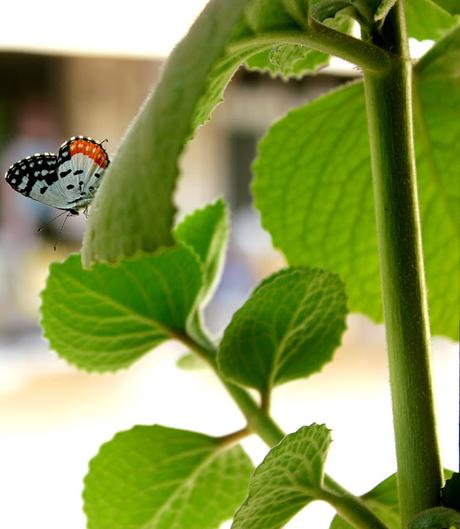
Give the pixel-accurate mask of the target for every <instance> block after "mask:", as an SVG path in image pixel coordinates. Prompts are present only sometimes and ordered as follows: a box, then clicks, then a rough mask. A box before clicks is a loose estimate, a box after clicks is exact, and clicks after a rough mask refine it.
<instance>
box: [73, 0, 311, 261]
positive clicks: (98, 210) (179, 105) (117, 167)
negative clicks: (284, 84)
mask: <svg viewBox="0 0 460 529" xmlns="http://www.w3.org/2000/svg"><path fill="white" fill-rule="evenodd" d="M285 3H286V2H283V1H281V0H232V1H231V2H229V1H228V0H211V1H210V2H209V4H208V5H207V6H206V8H205V9H204V11H203V12H202V14H201V15H200V16H199V18H198V19H197V20H196V22H195V23H194V24H193V26H192V27H191V29H190V31H189V33H188V35H187V36H186V37H185V38H184V39H183V40H182V41H181V42H180V43H179V44H178V45H177V46H176V48H175V49H174V51H173V52H172V54H171V56H170V57H169V60H168V61H167V63H166V65H165V67H164V70H163V75H162V77H161V80H160V81H159V83H158V84H157V86H156V88H155V90H154V91H153V93H152V94H151V95H150V96H149V97H148V98H147V100H146V102H145V103H144V105H143V106H142V108H141V109H140V111H139V114H138V116H137V118H136V119H135V120H134V122H133V124H132V126H131V127H130V128H129V129H128V132H127V134H126V136H125V138H124V139H123V141H122V143H121V145H120V148H119V149H118V152H117V155H116V157H115V159H114V160H113V161H112V164H111V165H110V167H109V169H108V170H107V172H106V174H105V176H104V181H103V182H102V184H101V186H100V189H99V191H98V193H97V196H96V197H95V199H94V204H93V206H92V210H91V214H90V218H89V222H88V227H87V230H86V233H85V236H84V241H83V248H82V260H83V265H84V266H85V267H89V266H90V265H91V264H93V263H94V262H98V261H110V262H116V261H117V260H119V259H121V258H122V257H126V256H132V255H134V254H136V253H137V252H138V251H139V250H141V251H146V252H152V251H155V250H156V249H157V248H158V247H160V246H168V245H172V244H173V239H172V237H171V228H172V224H173V217H174V213H175V208H174V205H173V200H172V195H173V192H174V188H175V184H176V180H177V178H178V162H179V157H180V155H181V154H182V151H183V148H184V146H185V144H186V142H187V141H188V140H189V139H190V138H191V137H192V136H193V133H194V131H195V129H196V128H197V127H198V126H200V125H202V124H203V123H204V122H205V121H207V120H208V119H209V116H210V114H211V112H212V110H213V109H214V108H215V106H216V105H217V104H218V103H219V102H220V101H221V99H222V93H223V91H224V88H225V86H226V85H227V83H228V82H229V80H230V79H231V77H232V75H233V74H234V73H235V71H236V70H237V69H238V67H239V66H240V65H241V64H242V63H244V62H245V61H246V60H248V59H249V58H250V57H251V56H252V55H254V54H256V53H258V52H262V51H264V50H266V49H267V48H270V47H273V46H277V45H278V44H283V42H278V41H277V39H278V37H277V36H276V31H277V30H278V29H280V28H282V29H283V30H289V31H291V30H293V31H299V32H300V31H301V30H303V26H302V24H301V23H300V22H299V19H298V16H296V14H295V13H294V15H293V14H292V13H291V11H292V6H295V5H297V7H298V8H299V9H300V7H299V6H300V5H301V3H295V0H294V3H293V1H292V0H291V1H290V2H287V4H289V6H290V7H289V8H288V9H286V6H285ZM260 32H263V33H264V37H266V38H268V39H269V41H270V42H272V44H270V45H268V44H267V43H262V44H261V43H260V41H259V40H258V38H257V37H258V34H259V33H260ZM270 32H272V33H273V39H271V40H270ZM297 73H299V70H297Z"/></svg>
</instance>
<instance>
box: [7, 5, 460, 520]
mask: <svg viewBox="0 0 460 529" xmlns="http://www.w3.org/2000/svg"><path fill="white" fill-rule="evenodd" d="M204 4H205V2H204V0H194V1H191V0H188V1H187V2H181V1H180V0H169V1H168V2H166V3H165V2H161V3H160V2H151V1H144V0H131V2H130V3H129V7H128V5H127V4H126V3H124V2H123V3H116V2H108V1H105V0H98V2H96V3H94V4H91V10H90V11H88V10H87V9H82V10H81V11H80V10H78V9H73V8H71V6H70V5H69V4H62V3H59V2H57V1H54V0H42V1H41V2H37V3H34V4H32V3H30V2H26V1H24V0H16V1H15V2H9V3H7V5H4V6H3V24H2V28H1V34H0V71H1V72H2V74H3V76H2V78H3V81H2V83H1V84H0V165H1V170H2V171H6V169H7V168H8V167H9V166H10V165H11V164H12V163H14V162H15V161H16V160H18V159H20V158H23V157H25V156H28V155H30V154H33V153H35V152H46V151H49V152H56V151H57V149H58V147H59V145H60V144H61V143H62V142H63V141H65V140H66V139H68V138H69V137H70V136H73V135H88V136H91V137H93V138H95V139H98V140H102V139H104V138H108V139H109V142H108V145H106V147H107V149H108V151H109V152H110V153H111V154H112V155H113V154H114V153H115V152H116V148H117V145H118V143H119V141H120V139H121V137H122V135H123V133H124V131H125V129H126V128H127V126H128V125H129V124H130V122H131V120H132V119H133V117H134V116H135V114H136V112H137V110H138V108H139V105H140V104H141V103H142V101H143V99H144V97H145V96H146V95H147V94H148V92H149V91H150V90H151V88H152V86H154V85H155V83H156V81H157V80H158V77H159V74H160V71H161V66H162V63H163V61H164V59H165V57H166V56H167V54H168V53H169V52H170V50H171V49H172V47H173V46H174V44H175V43H176V42H177V41H178V40H179V39H180V38H181V36H182V35H183V34H185V32H186V31H187V29H188V27H189V26H190V24H191V23H192V21H193V20H194V18H195V17H196V16H197V15H198V13H199V12H200V10H201V8H202V7H203V5H204ZM427 46H429V43H424V45H423V49H426V47H427ZM356 75H358V73H357V72H356V71H355V70H353V69H352V68H351V67H350V66H349V65H347V64H345V63H342V62H340V61H333V63H332V66H331V67H329V68H328V69H326V70H324V71H323V72H321V73H320V74H319V75H316V76H313V77H307V78H306V79H304V80H302V81H293V82H290V83H289V84H287V83H283V82H282V81H280V80H273V79H270V78H269V77H267V76H262V75H259V74H256V73H248V72H245V71H242V70H241V71H240V72H239V73H238V74H237V76H236V78H235V80H234V81H233V82H232V83H231V85H230V86H229V88H228V90H227V93H226V98H225V103H224V104H223V105H221V106H220V107H219V108H218V109H217V111H216V112H215V114H214V116H213V119H212V120H211V122H209V123H208V124H207V125H206V126H205V127H202V128H201V129H200V130H199V131H198V133H197V135H196V137H195V139H194V140H193V141H192V142H191V143H190V145H189V146H188V148H187V151H186V154H185V156H184V157H183V160H182V172H183V176H182V178H181V180H180V184H179V187H178V190H177V195H176V202H177V204H178V207H179V217H181V216H183V215H184V214H186V213H188V212H190V211H192V210H194V209H195V208H197V207H200V206H203V205H204V204H206V203H208V202H210V201H211V200H213V199H214V198H216V197H218V196H224V197H225V198H226V200H227V201H228V203H229V204H230V205H231V210H232V236H231V243H230V247H229V251H228V259H227V265H226V268H225V271H224V276H223V280H222V283H221V285H220V287H219V289H218V291H217V293H216V296H215V299H214V300H213V302H212V305H211V306H210V308H209V309H208V311H207V321H208V324H209V326H210V328H211V329H212V330H213V331H214V332H215V333H216V334H218V333H219V332H220V331H221V329H222V328H223V326H224V325H225V324H226V323H227V322H228V321H229V319H230V318H231V315H232V313H233V312H234V310H235V309H236V308H238V307H239V306H240V305H241V304H242V303H243V301H244V300H245V299H246V297H247V296H248V294H249V293H250V292H251V290H252V289H253V288H254V286H255V285H256V284H257V283H258V282H259V281H260V280H261V278H263V277H265V276H266V275H267V274H269V273H271V272H272V271H274V270H276V269H278V268H280V267H281V266H283V265H284V262H283V258H282V256H281V255H279V254H278V253H277V252H276V251H274V250H273V249H272V248H271V242H270V237H269V236H268V235H267V234H266V233H265V232H264V231H263V230H262V229H261V227H260V223H259V219H258V216H257V213H256V212H255V211H254V210H253V208H252V204H251V197H250V193H249V182H250V179H251V171H250V163H251V160H252V159H253V158H254V155H255V149H256V144H257V141H258V139H259V138H260V136H261V135H262V134H263V133H264V131H265V130H266V129H267V127H268V126H269V124H270V123H271V122H272V121H273V120H274V119H276V118H278V117H280V116H282V115H283V114H284V113H285V112H286V111H287V110H288V109H290V108H291V107H294V106H296V105H299V104H301V103H302V102H306V101H308V100H309V99H312V98H315V97H317V96H318V95H319V94H321V93H323V92H325V91H328V90H330V89H331V88H334V87H336V86H338V85H340V84H341V83H344V82H347V81H348V80H349V79H350V78H352V77H355V76H356ZM57 213H58V212H57V211H55V210H53V209H51V208H48V207H47V206H42V205H41V204H39V203H37V202H34V201H32V200H30V199H27V198H25V197H22V196H21V195H19V194H18V193H16V192H14V191H13V190H12V189H11V188H10V187H9V186H8V185H7V184H6V183H5V182H4V180H3V178H2V179H0V278H1V279H0V504H1V505H2V507H1V509H0V527H1V528H5V529H24V528H26V527H32V526H33V527H36V528H37V529H62V528H63V527H65V528H66V529H83V528H84V527H85V526H86V523H85V518H84V515H83V514H82V510H81V489H82V478H83V476H84V475H85V473H86V471H87V462H88V460H89V459H90V458H91V457H92V456H93V455H95V454H96V452H97V450H98V447H99V445H100V444H101V443H102V442H104V441H106V440H108V439H110V438H111V437H112V436H113V435H114V433H115V432H117V431H119V430H123V429H128V428H131V427H132V426H133V425H134V424H153V423H160V424H164V425H169V426H174V427H179V428H187V429H193V430H198V431H202V432H205V433H209V434H216V435H220V434H225V433H227V432H229V431H231V430H232V429H236V428H239V427H241V426H242V418H241V416H240V414H239V412H238V411H237V409H236V407H235V406H234V405H233V403H232V401H231V400H230V399H229V398H228V397H227V395H226V394H225V392H224V390H223V389H222V388H221V387H220V384H219V383H218V382H217V381H216V379H215V377H214V376H213V375H212V373H209V372H207V371H206V370H197V371H184V370H181V369H179V368H178V367H177V366H176V362H177V359H178V358H180V357H181V356H182V355H183V354H184V351H182V349H181V348H180V347H179V346H175V345H171V344H168V345H165V346H163V347H161V348H159V349H157V350H155V351H154V353H153V354H151V355H148V356H146V357H145V358H144V359H142V360H141V361H140V362H138V363H136V364H135V365H134V366H133V367H132V368H130V369H128V370H125V371H122V372H119V373H116V374H107V375H95V374H87V373H84V372H79V371H77V370H76V369H74V368H73V367H71V366H68V365H67V364H65V363H64V362H63V361H61V360H60V359H59V358H58V357H57V356H56V354H55V353H54V352H52V351H49V350H48V347H47V343H46V342H45V341H44V340H43V338H42V337H41V333H40V329H39V312H38V309H39V303H40V301H39V292H40V290H41V289H42V288H43V286H44V283H45V281H46V276H47V268H48V265H49V264H50V263H51V262H52V261H55V260H62V259H64V258H65V256H66V255H68V254H69V253H70V252H75V251H78V250H79V247H80V243H81V237H82V234H83V230H84V228H85V222H86V219H85V217H84V216H83V215H82V216H80V217H71V218H69V220H68V221H67V223H66V225H65V226H64V229H63V230H62V231H60V228H61V225H62V220H57V221H55V222H52V223H50V224H46V223H47V222H49V221H50V220H51V219H52V218H53V217H54V216H55V215H56V214H57ZM43 226H44V227H43ZM40 227H43V229H42V230H41V231H40V232H38V231H37V230H38V228H40ZM54 243H56V246H57V249H56V250H55V251H54V250H53V245H54ZM348 327H349V329H348V331H347V333H346V336H345V339H344V343H343V346H342V347H341V348H340V350H339V351H338V352H337V355H336V358H335V360H334V362H333V363H332V364H330V365H328V366H327V367H326V368H325V369H324V370H323V371H322V372H321V373H320V374H317V375H315V376H313V377H311V378H310V379H308V380H302V381H298V382H295V383H290V384H287V385H285V386H282V387H281V388H279V389H278V390H277V391H276V394H275V398H274V407H273V411H274V415H275V417H276V419H277V420H278V421H279V422H280V424H281V425H282V426H283V428H284V429H285V430H286V431H294V430H295V429H297V428H298V427H300V426H302V425H304V424H310V423H311V422H315V421H316V422H320V423H326V424H327V425H328V426H329V427H330V428H332V429H333V438H334V443H333V446H332V449H331V453H330V457H329V459H328V463H327V470H328V472H329V473H330V474H331V475H332V476H333V477H334V478H335V479H336V480H337V481H339V482H340V483H341V484H343V485H344V486H346V487H349V488H350V489H351V490H352V491H353V492H355V493H362V492H364V491H366V490H368V489H369V488H371V487H373V486H374V485H375V484H376V483H377V482H379V481H381V480H383V479H384V478H385V477H387V476H388V475H389V474H390V473H392V472H394V470H395V461H394V454H393V437H392V428H391V410H390V400H389V391H388V374H387V368H386V359H385V345H384V331H383V328H382V326H378V325H375V324H373V323H371V322H369V321H368V320H367V319H366V318H364V317H361V316H351V317H350V318H349V322H348ZM433 349H434V351H433V360H434V368H435V377H436V378H435V382H436V397H437V407H438V413H439V430H440V437H441V448H442V453H443V461H444V464H445V466H447V467H449V468H452V469H456V468H457V467H458V453H457V439H458V433H457V425H458V393H457V391H458V390H457V380H456V377H457V373H458V364H457V363H458V352H457V348H456V346H455V345H454V344H452V343H451V342H448V341H446V340H435V341H434V344H433ZM245 446H246V448H247V450H248V451H249V453H250V454H251V456H252V457H253V458H254V461H255V462H256V463H258V462H260V460H261V459H262V458H263V456H264V454H265V451H266V448H265V447H264V446H263V445H262V444H261V443H260V442H258V440H257V439H252V438H250V439H248V440H247V441H245ZM332 516H333V512H332V510H331V509H330V508H329V507H328V506H327V505H325V504H322V503H315V504H312V505H311V506H310V507H308V508H307V509H306V510H305V511H303V512H302V513H300V514H299V515H298V516H296V517H295V518H294V519H293V520H292V521H291V522H290V523H289V524H288V527H289V528H290V529H294V528H300V527H315V529H325V528H327V527H328V525H329V523H330V519H331V517H332Z"/></svg>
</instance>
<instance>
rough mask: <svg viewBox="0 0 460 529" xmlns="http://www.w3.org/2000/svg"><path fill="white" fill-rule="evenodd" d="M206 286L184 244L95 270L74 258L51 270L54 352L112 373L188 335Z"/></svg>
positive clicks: (45, 302)
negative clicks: (197, 301)
mask: <svg viewBox="0 0 460 529" xmlns="http://www.w3.org/2000/svg"><path fill="white" fill-rule="evenodd" d="M201 286H202V280H201V271H200V266H199V263H198V261H197V259H196V258H195V257H194V255H193V254H192V253H191V252H190V251H189V250H188V249H187V248H185V247H177V248H170V249H165V250H160V251H158V252H157V253H156V254H153V255H141V256H138V257H133V258H127V259H125V260H123V261H122V262H121V263H119V265H118V266H117V267H114V266H111V265H107V264H103V263H101V264H98V265H95V266H94V267H93V268H92V269H91V270H89V271H88V270H84V269H83V268H82V266H81V261H80V256H79V255H72V256H70V257H69V258H68V259H66V261H64V262H63V263H62V264H61V263H55V264H53V265H52V266H51V268H50V276H49V278H48V282H47V285H46V288H45V290H44V291H43V293H42V316H43V318H42V327H43V330H44V334H45V337H46V338H47V339H48V340H49V342H50V346H51V348H52V349H54V350H55V351H57V352H58V354H59V355H60V356H62V357H63V358H65V359H66V360H67V361H68V362H70V363H72V364H75V365H77V366H78V367H81V368H83V369H86V370H90V371H114V370H116V369H120V368H122V367H127V366H128V365H130V364H132V363H133V362H134V361H135V360H137V359H138V358H139V357H141V356H143V355H144V354H145V353H147V352H148V351H149V350H151V349H153V348H154V347H156V346H158V345H159V344H161V343H162V342H164V341H165V340H168V339H170V338H173V337H175V336H180V335H185V333H186V325H187V319H188V317H189V315H190V314H191V312H192V310H193V308H194V305H195V302H196V299H197V296H198V293H199V291H200V289H201Z"/></svg>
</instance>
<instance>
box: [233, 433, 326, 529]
mask: <svg viewBox="0 0 460 529" xmlns="http://www.w3.org/2000/svg"><path fill="white" fill-rule="evenodd" d="M330 443H331V433H330V431H329V430H328V429H327V428H326V427H325V426H324V425H317V424H312V425H311V426H304V427H302V428H300V430H298V431H297V432H295V433H293V434H289V435H287V436H286V437H285V438H284V439H283V440H282V441H281V443H280V444H278V445H277V446H275V447H274V448H272V449H271V450H270V452H269V453H268V455H267V456H266V457H265V459H264V460H263V462H262V463H261V464H260V465H259V466H258V467H257V468H256V470H255V472H254V474H253V475H252V477H251V480H250V481H249V492H248V496H247V498H246V500H245V501H244V503H243V504H242V506H241V507H240V509H238V511H237V512H236V514H235V518H234V522H233V525H232V529H261V528H263V529H278V528H280V527H283V525H284V524H285V523H287V522H288V520H289V519H290V518H292V517H293V516H294V514H296V513H297V512H298V511H300V510H301V509H302V508H303V507H304V506H305V505H307V504H308V503H310V502H311V501H313V500H314V499H317V498H319V497H321V486H322V480H323V471H324V470H323V467H324V463H325V461H326V456H327V452H328V449H329V445H330Z"/></svg>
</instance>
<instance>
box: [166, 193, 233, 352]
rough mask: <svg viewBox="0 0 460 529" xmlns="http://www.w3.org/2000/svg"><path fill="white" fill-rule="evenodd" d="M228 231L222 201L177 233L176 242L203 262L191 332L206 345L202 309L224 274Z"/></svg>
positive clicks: (197, 214)
mask: <svg viewBox="0 0 460 529" xmlns="http://www.w3.org/2000/svg"><path fill="white" fill-rule="evenodd" d="M228 231H229V218H228V210H227V207H226V206H225V204H224V202H223V201H222V200H218V201H217V202H215V203H214V204H210V205H209V206H207V207H205V208H203V209H201V210H197V211H195V212H194V213H193V214H192V215H189V216H188V217H186V218H185V219H184V220H183V221H182V222H181V223H180V224H179V226H177V228H176V230H175V236H176V239H178V240H179V241H180V242H181V243H182V244H184V245H186V246H187V247H188V248H190V249H191V250H192V251H193V252H194V253H195V255H196V256H197V258H198V260H199V261H200V263H201V269H202V282H203V284H202V287H201V290H200V293H199V294H198V296H197V302H196V305H195V308H194V310H193V313H192V314H191V316H190V318H189V320H188V323H187V330H188V332H189V334H190V335H191V336H193V337H194V338H195V339H196V340H197V341H199V342H201V343H202V344H203V345H206V343H207V340H206V338H205V331H204V330H203V324H202V322H201V310H202V309H204V307H205V306H206V303H207V301H208V300H209V299H210V298H211V296H212V294H213V293H214V290H215V288H216V286H217V284H218V282H219V279H220V276H221V274H222V268H223V264H224V258H225V251H226V249H227V242H228Z"/></svg>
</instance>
